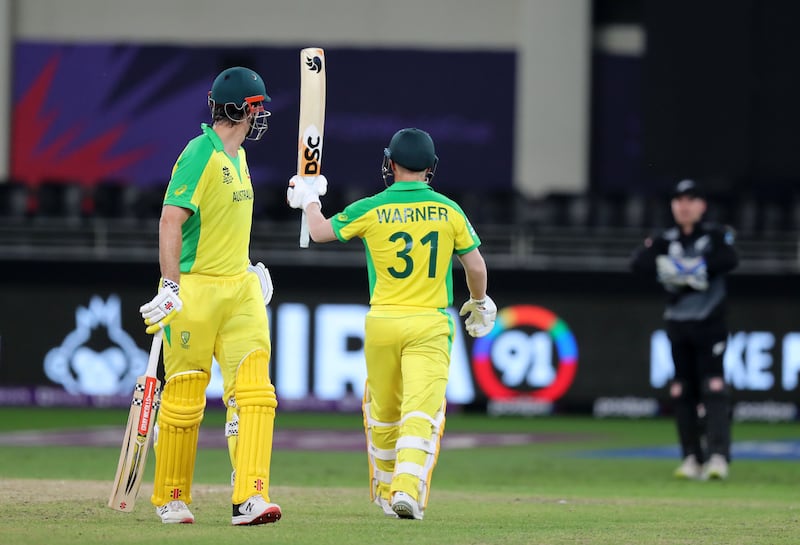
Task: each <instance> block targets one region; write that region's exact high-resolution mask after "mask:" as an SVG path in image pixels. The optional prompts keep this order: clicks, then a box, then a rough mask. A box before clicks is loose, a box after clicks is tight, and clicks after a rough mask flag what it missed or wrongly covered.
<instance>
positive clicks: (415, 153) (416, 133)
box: [381, 128, 439, 182]
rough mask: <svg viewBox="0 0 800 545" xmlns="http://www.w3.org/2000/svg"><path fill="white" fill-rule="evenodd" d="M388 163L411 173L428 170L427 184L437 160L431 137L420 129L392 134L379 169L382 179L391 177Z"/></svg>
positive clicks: (434, 169)
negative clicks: (391, 162)
mask: <svg viewBox="0 0 800 545" xmlns="http://www.w3.org/2000/svg"><path fill="white" fill-rule="evenodd" d="M389 161H394V162H395V163H397V164H398V165H400V166H402V167H404V168H407V169H408V170H410V171H412V172H421V171H423V170H426V169H430V172H428V174H427V175H426V178H427V180H428V182H430V181H431V179H432V178H433V175H434V173H435V172H436V165H437V164H438V163H439V158H438V157H437V156H436V150H435V149H434V146H433V139H432V138H431V135H430V134H428V133H427V132H425V131H423V130H421V129H413V128H409V129H401V130H399V131H397V132H396V133H394V136H392V139H391V141H389V147H388V148H384V150H383V166H382V167H381V170H382V173H383V179H384V181H386V178H387V177H389V176H391V175H392V169H391V167H390V165H389Z"/></svg>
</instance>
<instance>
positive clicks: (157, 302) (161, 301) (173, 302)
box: [139, 278, 183, 335]
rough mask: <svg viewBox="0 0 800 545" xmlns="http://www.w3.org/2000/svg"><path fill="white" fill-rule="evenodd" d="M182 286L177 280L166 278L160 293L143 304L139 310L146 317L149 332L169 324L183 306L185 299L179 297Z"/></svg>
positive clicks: (145, 322) (151, 332)
mask: <svg viewBox="0 0 800 545" xmlns="http://www.w3.org/2000/svg"><path fill="white" fill-rule="evenodd" d="M179 292H180V286H179V285H178V283H177V282H173V281H172V280H168V279H166V278H165V279H164V281H163V283H162V286H161V288H160V289H159V290H158V295H156V296H155V297H153V300H152V301H150V302H149V303H146V304H144V305H142V306H141V307H140V308H139V312H140V313H141V314H142V318H144V324H145V325H146V326H147V329H146V331H147V333H149V334H151V335H152V334H153V333H155V332H156V331H158V330H159V329H164V328H165V327H167V325H169V323H170V322H171V321H172V319H173V318H175V315H176V314H178V312H180V310H181V309H182V308H183V301H181V298H180V297H178V293H179Z"/></svg>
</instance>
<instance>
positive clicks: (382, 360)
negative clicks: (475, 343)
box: [287, 128, 497, 520]
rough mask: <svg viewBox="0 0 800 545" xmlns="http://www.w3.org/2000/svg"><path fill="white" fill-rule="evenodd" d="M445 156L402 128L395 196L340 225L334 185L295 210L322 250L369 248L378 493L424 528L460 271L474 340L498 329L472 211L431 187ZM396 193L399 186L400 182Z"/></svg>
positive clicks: (290, 196) (370, 417) (367, 204)
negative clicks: (332, 202) (326, 199)
mask: <svg viewBox="0 0 800 545" xmlns="http://www.w3.org/2000/svg"><path fill="white" fill-rule="evenodd" d="M437 163H438V157H437V156H436V153H435V151H434V144H433V140H432V139H431V137H430V135H429V134H428V133H427V132H425V131H423V130H420V129H415V128H408V129H402V130H400V131H398V132H397V133H395V135H394V136H393V137H392V139H391V141H390V143H389V147H388V148H386V149H385V150H384V161H383V169H382V170H383V177H384V182H385V183H386V184H387V186H388V187H387V189H385V190H384V191H382V192H380V193H378V194H376V195H373V196H371V197H367V198H364V199H361V200H358V201H356V202H354V203H352V204H350V205H349V206H347V207H346V208H345V209H344V210H343V211H341V212H339V213H338V214H335V215H334V216H332V217H331V218H329V219H326V218H325V217H324V216H323V215H322V211H321V208H322V207H321V204H320V199H319V196H320V195H324V194H325V193H326V191H327V183H328V182H327V180H326V179H325V177H324V176H321V175H320V176H317V177H315V178H313V179H311V180H308V179H305V180H304V179H303V178H300V177H299V176H295V177H292V179H290V180H289V188H288V190H287V200H288V201H289V205H290V206H291V207H292V208H300V209H302V210H304V211H305V213H306V217H307V219H308V225H309V232H310V235H311V238H312V240H314V241H315V242H329V241H333V240H337V239H338V240H340V241H342V242H345V241H347V240H350V239H352V238H354V237H358V238H360V239H362V241H363V242H364V246H365V250H366V256H367V276H368V278H369V292H370V310H369V312H368V313H367V317H366V323H365V341H364V353H365V358H366V364H367V384H366V388H365V393H364V404H363V411H364V427H365V431H366V435H367V445H368V452H367V455H368V459H369V469H370V494H371V498H372V500H373V501H374V502H375V503H376V504H377V505H379V506H380V507H381V508H382V509H383V512H384V513H385V514H386V515H389V516H394V517H400V518H407V519H417V520H420V519H422V518H423V515H424V512H425V507H426V505H427V502H428V497H429V491H430V483H431V475H432V473H433V468H434V466H435V465H436V460H437V458H438V456H439V446H440V441H441V437H442V434H443V433H444V423H445V390H446V388H447V379H448V371H449V365H450V348H451V345H452V341H453V333H454V327H455V326H454V324H453V320H452V319H451V317H450V315H449V314H448V313H447V311H446V309H447V307H448V306H450V305H451V304H452V302H453V294H452V263H453V259H452V258H453V256H454V255H455V256H456V257H457V258H458V259H459V261H460V262H461V264H462V265H463V267H464V272H465V274H466V282H467V287H468V289H469V293H470V298H469V300H468V301H467V302H466V303H464V305H463V306H462V307H461V315H462V316H463V315H468V316H467V319H466V330H467V332H468V333H469V334H470V335H472V336H473V337H481V336H484V335H487V334H488V333H489V332H490V331H491V330H492V328H493V327H494V322H495V317H496V314H497V307H496V306H495V304H494V302H493V301H492V299H491V298H490V297H489V296H488V295H487V294H486V287H487V272H486V263H485V262H484V260H483V257H482V256H481V254H480V251H479V250H478V246H479V245H480V239H479V238H478V235H477V234H476V233H475V230H474V229H473V228H472V226H471V225H470V223H469V221H468V220H467V217H466V215H465V214H464V212H463V210H462V209H461V207H460V206H459V205H458V204H457V203H455V202H454V201H453V200H451V199H449V198H447V197H445V196H444V195H442V194H440V193H437V192H436V191H434V190H433V188H432V187H431V186H430V181H431V179H432V178H433V175H434V173H435V171H436V166H437ZM390 177H392V178H394V183H393V184H391V185H388V179H389V178H390Z"/></svg>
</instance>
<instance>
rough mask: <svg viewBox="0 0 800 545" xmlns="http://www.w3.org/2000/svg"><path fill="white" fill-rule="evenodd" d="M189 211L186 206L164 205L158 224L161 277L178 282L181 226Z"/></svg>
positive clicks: (179, 274) (179, 275)
mask: <svg viewBox="0 0 800 545" xmlns="http://www.w3.org/2000/svg"><path fill="white" fill-rule="evenodd" d="M190 215H191V212H190V211H189V210H187V209H186V208H181V207H178V206H170V205H166V206H164V208H163V209H162V210H161V220H160V221H159V224H158V260H159V264H160V266H161V276H162V278H168V279H170V280H172V281H174V282H180V278H181V271H180V260H181V247H182V244H183V233H182V227H183V224H184V222H185V221H186V220H187V219H188V218H189V216H190Z"/></svg>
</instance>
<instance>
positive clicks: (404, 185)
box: [388, 181, 433, 191]
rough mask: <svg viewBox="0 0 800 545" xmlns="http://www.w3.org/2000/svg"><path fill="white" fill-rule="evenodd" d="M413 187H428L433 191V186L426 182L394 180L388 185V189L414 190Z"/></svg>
mask: <svg viewBox="0 0 800 545" xmlns="http://www.w3.org/2000/svg"><path fill="white" fill-rule="evenodd" d="M415 189H430V190H431V191H433V188H432V187H431V186H430V185H429V184H428V182H403V181H399V182H395V183H393V184H392V185H390V186H389V187H388V190H389V191H414V190H415Z"/></svg>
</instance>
